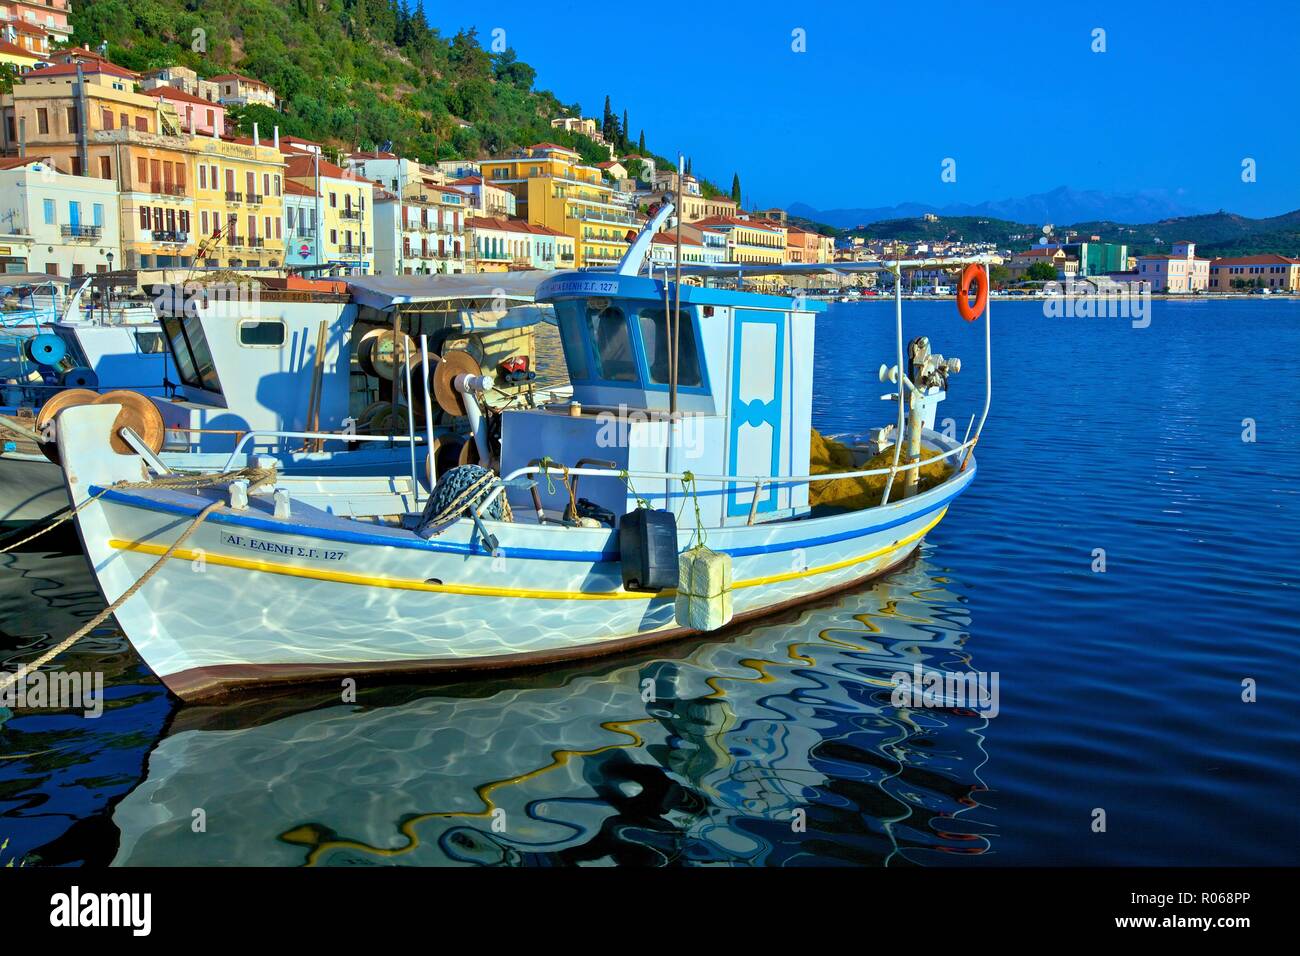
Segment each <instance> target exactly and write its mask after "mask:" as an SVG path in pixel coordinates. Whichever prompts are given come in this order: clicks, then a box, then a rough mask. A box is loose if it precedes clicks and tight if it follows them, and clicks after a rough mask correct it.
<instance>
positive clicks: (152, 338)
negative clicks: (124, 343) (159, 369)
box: [135, 329, 167, 355]
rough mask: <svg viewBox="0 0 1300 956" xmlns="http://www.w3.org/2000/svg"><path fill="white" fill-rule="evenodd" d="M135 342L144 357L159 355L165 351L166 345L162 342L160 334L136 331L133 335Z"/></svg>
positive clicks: (146, 330)
mask: <svg viewBox="0 0 1300 956" xmlns="http://www.w3.org/2000/svg"><path fill="white" fill-rule="evenodd" d="M135 342H136V345H137V346H138V347H139V349H140V351H141V352H143V353H144V354H145V355H161V354H162V353H163V352H166V351H167V345H166V344H165V343H164V342H163V336H162V333H161V332H152V331H149V330H148V329H137V330H136V333H135Z"/></svg>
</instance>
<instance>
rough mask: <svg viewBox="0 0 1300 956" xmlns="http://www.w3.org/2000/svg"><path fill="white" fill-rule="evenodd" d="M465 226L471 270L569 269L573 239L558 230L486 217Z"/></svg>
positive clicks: (476, 218)
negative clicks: (468, 242)
mask: <svg viewBox="0 0 1300 956" xmlns="http://www.w3.org/2000/svg"><path fill="white" fill-rule="evenodd" d="M467 226H468V229H469V241H470V250H471V251H470V255H471V256H472V264H473V268H474V271H475V272H509V271H517V270H524V269H547V270H550V269H571V268H573V259H574V248H575V240H574V238H573V237H572V236H568V235H565V234H564V233H562V232H560V231H559V230H558V229H551V228H549V227H547V226H538V225H534V224H533V223H528V222H524V221H523V220H520V219H504V218H498V217H490V216H473V217H471V218H470V219H469V220H468V221H467Z"/></svg>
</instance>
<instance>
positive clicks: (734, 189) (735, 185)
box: [731, 173, 740, 206]
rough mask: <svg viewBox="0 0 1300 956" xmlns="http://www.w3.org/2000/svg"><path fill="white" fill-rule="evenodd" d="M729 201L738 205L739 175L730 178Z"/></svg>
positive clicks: (734, 174) (735, 174)
mask: <svg viewBox="0 0 1300 956" xmlns="http://www.w3.org/2000/svg"><path fill="white" fill-rule="evenodd" d="M731 199H732V202H734V203H735V204H736V205H737V206H739V205H740V173H733V174H732V176H731Z"/></svg>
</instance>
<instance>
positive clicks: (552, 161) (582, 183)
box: [479, 143, 640, 267]
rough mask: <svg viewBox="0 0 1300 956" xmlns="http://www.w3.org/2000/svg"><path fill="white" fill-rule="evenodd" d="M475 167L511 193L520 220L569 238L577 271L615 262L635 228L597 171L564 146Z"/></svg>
mask: <svg viewBox="0 0 1300 956" xmlns="http://www.w3.org/2000/svg"><path fill="white" fill-rule="evenodd" d="M479 165H480V168H481V169H482V172H483V179H484V181H485V182H487V183H490V184H491V185H493V186H499V187H502V188H505V189H508V190H509V191H510V192H512V193H514V196H515V200H516V204H517V208H518V211H519V216H520V218H523V219H526V220H527V221H528V222H530V223H532V224H534V225H538V226H546V227H548V228H550V229H554V230H556V231H558V232H562V233H564V234H565V235H567V236H572V237H573V239H574V246H575V249H576V258H577V262H576V265H577V266H579V267H581V266H593V265H596V266H599V265H612V264H614V263H616V262H618V261H619V259H621V258H622V256H623V254H624V253H625V252H626V251H627V248H628V244H629V242H630V237H629V233H631V234H635V232H636V230H637V229H638V228H639V225H640V220H639V219H638V218H637V216H636V215H635V214H633V213H631V212H630V211H629V210H628V208H627V206H626V204H625V203H623V202H620V201H617V200H616V197H615V195H614V189H613V187H611V186H609V185H608V184H607V183H606V182H605V181H604V177H603V176H602V175H601V172H600V170H599V169H597V168H596V167H594V166H588V165H585V164H584V163H583V162H582V159H581V157H580V156H579V155H578V154H577V153H576V152H574V151H573V150H571V149H568V148H566V147H564V146H558V145H556V144H555V143H537V144H536V145H534V146H532V147H530V148H529V149H528V150H527V151H520V154H518V155H515V156H513V157H510V158H507V159H494V160H483V161H482V162H481V163H480V164H479Z"/></svg>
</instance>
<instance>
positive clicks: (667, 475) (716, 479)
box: [474, 438, 977, 524]
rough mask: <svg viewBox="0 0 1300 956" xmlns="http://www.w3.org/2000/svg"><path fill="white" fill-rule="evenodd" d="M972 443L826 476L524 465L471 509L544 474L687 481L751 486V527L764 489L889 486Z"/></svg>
mask: <svg viewBox="0 0 1300 956" xmlns="http://www.w3.org/2000/svg"><path fill="white" fill-rule="evenodd" d="M976 441H977V439H975V438H971V439H968V440H966V441H964V442H962V443H961V444H960V445H955V446H953V447H952V448H950V449H948V450H947V451H945V452H941V453H939V454H935V455H931V456H930V457H928V458H924V459H920V460H918V461H914V462H900V463H898V464H896V465H894V466H893V467H890V468H865V469H862V470H859V471H837V472H828V473H827V474H823V475H697V474H695V473H694V472H689V473H687V472H671V471H623V470H620V469H617V468H593V467H588V466H583V467H576V468H565V467H564V466H563V465H561V464H560V463H558V462H552V463H550V464H546V465H542V464H534V465H525V466H523V467H522V468H516V469H515V470H514V471H512V472H510V474H508V475H506V476H505V478H504V480H503V482H502V483H501V484H498V485H497V486H496V487H495V488H493V489H492V493H491V494H489V495H488V496H487V497H486V498H484V499H483V501H482V503H481V504H480V505H479V506H478V507H477V508H476V509H474V515H475V517H477V518H482V517H483V514H484V512H485V511H486V510H487V509H488V507H489V506H490V505H491V504H492V502H494V501H496V499H497V498H498V497H499V496H500V495H501V494H502V493H503V492H504V491H505V490H506V485H507V483H509V482H512V481H515V480H516V479H519V478H525V477H528V476H530V475H544V474H546V473H548V472H551V473H554V472H556V471H559V472H561V473H562V474H564V475H565V476H566V478H567V477H568V476H571V475H578V476H581V475H586V476H590V477H596V478H621V479H623V480H625V481H626V480H627V479H629V478H636V479H646V480H648V481H682V482H686V481H689V482H691V483H692V484H694V483H695V482H700V481H703V482H708V483H710V484H724V485H726V484H736V485H753V486H754V497H753V500H752V501H751V502H750V505H749V523H750V524H753V523H754V516H755V514H756V512H757V508H758V499H759V496H760V495H761V494H762V493H763V489H764V488H765V487H767V486H768V485H787V484H788V485H803V484H812V483H813V482H818V481H837V480H839V479H841V478H868V477H871V476H873V475H889V476H890V483H891V484H892V482H893V477H894V475H896V474H897V473H898V472H900V471H911V470H912V469H914V468H920V467H922V466H923V465H928V464H930V463H931V462H935V461H942V460H944V459H946V458H951V457H952V456H953V455H960V454H962V453H963V452H967V451H969V450H970V449H972V448H974V447H975V442H976ZM895 445H897V443H895ZM965 463H966V458H965V457H964V456H963V458H962V464H961V465H960V466H959V467H958V469H957V470H958V471H961V470H962V468H964V467H965ZM887 501H888V499H886V500H885V501H882V502H881V504H885V503H886V502H887Z"/></svg>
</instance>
